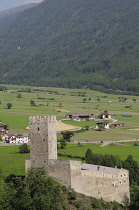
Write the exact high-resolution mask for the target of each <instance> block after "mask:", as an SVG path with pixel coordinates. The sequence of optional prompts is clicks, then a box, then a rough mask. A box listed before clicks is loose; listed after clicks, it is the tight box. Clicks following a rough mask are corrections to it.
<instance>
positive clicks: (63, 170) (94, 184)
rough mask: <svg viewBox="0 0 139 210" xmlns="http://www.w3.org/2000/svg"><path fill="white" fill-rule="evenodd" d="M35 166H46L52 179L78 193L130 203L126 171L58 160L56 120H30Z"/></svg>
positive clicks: (31, 164) (28, 164)
mask: <svg viewBox="0 0 139 210" xmlns="http://www.w3.org/2000/svg"><path fill="white" fill-rule="evenodd" d="M31 167H43V168H44V169H45V170H46V171H47V173H48V175H49V176H51V177H53V178H54V179H56V180H57V181H58V182H60V183H61V184H63V185H66V186H67V187H69V188H73V189H74V190H75V191H76V192H78V193H82V194H84V195H86V196H92V197H96V198H99V199H101V198H102V199H104V200H106V201H117V202H119V203H122V202H123V201H124V200H125V199H128V200H130V193H129V172H128V171H127V170H125V169H122V168H121V169H118V168H111V167H105V166H98V165H91V164H86V163H82V162H81V161H73V160H58V159H57V138H56V117H55V116H45V117H39V116H34V117H30V158H29V159H27V160H26V161H25V168H26V172H27V170H28V169H29V168H31Z"/></svg>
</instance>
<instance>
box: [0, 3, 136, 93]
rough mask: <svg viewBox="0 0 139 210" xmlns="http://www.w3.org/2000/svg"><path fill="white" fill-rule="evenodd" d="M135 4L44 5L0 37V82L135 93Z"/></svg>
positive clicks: (37, 7) (25, 14)
mask: <svg viewBox="0 0 139 210" xmlns="http://www.w3.org/2000/svg"><path fill="white" fill-rule="evenodd" d="M138 20H139V1H138V0H132V1H131V0H122V1H120V0H117V1H115V0H99V1H97V0H70V1H69V0H45V1H44V2H43V3H41V4H40V5H38V6H36V7H34V8H31V9H28V10H26V11H24V12H23V13H22V14H21V15H20V17H19V18H18V19H17V20H16V21H15V22H14V23H13V24H12V25H11V26H10V27H9V28H8V29H7V30H6V31H5V32H4V33H3V34H2V35H1V37H0V40H1V42H0V75H1V77H0V83H12V84H26V85H28V84H30V85H39V86H58V87H72V88H82V87H86V88H90V89H99V90H102V91H103V90H106V89H113V90H117V89H120V90H124V91H131V92H136V93H137V92H138V89H139V59H138V55H139V24H138Z"/></svg>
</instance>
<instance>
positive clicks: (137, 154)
mask: <svg viewBox="0 0 139 210" xmlns="http://www.w3.org/2000/svg"><path fill="white" fill-rule="evenodd" d="M99 146H100V145H98V144H89V145H83V146H82V147H75V146H74V147H72V148H69V147H68V148H65V149H59V150H58V153H61V154H66V155H72V156H80V157H84V156H85V152H86V151H87V149H88V148H90V149H91V150H92V151H93V152H94V153H95V154H111V155H118V156H119V157H120V159H121V160H125V159H126V158H127V156H128V155H132V156H133V159H134V160H136V161H138V162H139V147H135V146H119V145H118V146H110V145H108V146H105V147H99Z"/></svg>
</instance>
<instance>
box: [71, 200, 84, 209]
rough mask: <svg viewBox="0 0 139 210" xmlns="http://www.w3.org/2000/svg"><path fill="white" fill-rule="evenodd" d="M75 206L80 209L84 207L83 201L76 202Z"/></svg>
mask: <svg viewBox="0 0 139 210" xmlns="http://www.w3.org/2000/svg"><path fill="white" fill-rule="evenodd" d="M73 205H74V206H75V207H76V208H80V207H81V206H82V201H81V200H78V201H74V203H73Z"/></svg>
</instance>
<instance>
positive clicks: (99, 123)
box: [96, 122, 109, 130]
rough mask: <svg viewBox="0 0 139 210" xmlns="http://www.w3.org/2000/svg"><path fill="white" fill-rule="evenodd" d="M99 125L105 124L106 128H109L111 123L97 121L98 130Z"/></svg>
mask: <svg viewBox="0 0 139 210" xmlns="http://www.w3.org/2000/svg"><path fill="white" fill-rule="evenodd" d="M99 125H104V129H109V123H108V122H98V123H96V130H98V129H99Z"/></svg>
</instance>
